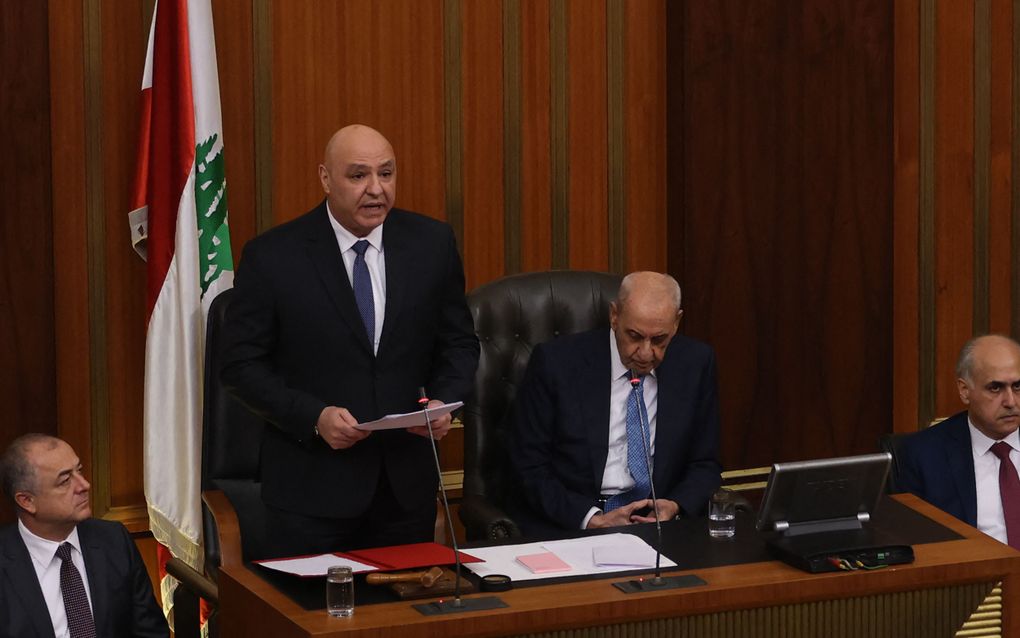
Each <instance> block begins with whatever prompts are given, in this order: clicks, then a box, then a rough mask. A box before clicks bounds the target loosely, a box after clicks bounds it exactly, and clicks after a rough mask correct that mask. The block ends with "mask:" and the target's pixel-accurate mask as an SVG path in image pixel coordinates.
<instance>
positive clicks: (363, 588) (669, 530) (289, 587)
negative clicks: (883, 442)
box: [248, 498, 962, 610]
mask: <svg viewBox="0 0 1020 638" xmlns="http://www.w3.org/2000/svg"><path fill="white" fill-rule="evenodd" d="M754 523H755V521H754V517H753V515H752V514H751V513H749V512H743V511H740V512H737V532H736V534H735V535H734V537H733V538H730V539H714V538H712V537H711V536H709V534H708V518H704V517H703V518H689V519H681V520H678V521H668V522H665V523H663V524H662V545H663V546H662V553H663V554H664V555H665V556H668V557H669V558H671V559H672V560H673V561H674V562H676V564H677V567H675V568H673V567H670V568H668V569H669V570H670V571H675V570H684V571H691V570H696V569H704V568H708V567H725V566H727V565H743V564H746V563H757V562H762V561H769V560H773V558H772V557H771V555H769V553H768V550H767V549H766V547H765V541H766V540H768V539H769V538H771V536H772V535H771V534H770V533H761V532H758V531H756V530H755V529H754ZM870 527H871V528H872V529H873V530H874V532H875V535H876V537H877V538H880V539H882V541H883V542H884V543H887V544H894V543H896V544H903V545H923V544H925V543H939V542H942V541H950V540H957V539H960V538H962V536H960V535H959V534H957V533H956V532H954V531H952V530H951V529H949V528H947V527H943V526H942V525H940V524H939V523H936V522H935V521H933V520H932V519H930V518H928V517H927V516H925V515H923V514H920V513H919V512H917V511H915V510H913V509H911V508H909V507H907V506H905V505H903V504H901V503H899V502H898V501H894V500H892V499H888V498H886V499H883V500H882V502H881V503H880V504H879V507H878V511H877V512H876V513H875V516H874V519H873V522H872V523H871V525H870ZM617 532H625V533H628V534H634V535H635V536H638V537H640V538H642V539H644V540H645V541H646V542H647V543H648V544H649V545H651V546H652V547H655V544H656V533H655V525H652V524H644V525H630V526H627V527H617V528H610V529H605V530H592V531H588V532H581V533H580V534H566V535H564V536H563V538H575V537H577V536H579V535H599V534H612V533H617ZM535 540H539V539H517V540H515V543H526V542H533V541H535ZM545 540H549V539H545ZM492 544H493V543H474V544H471V545H470V547H483V546H485V545H492ZM470 547H468V546H465V547H463V548H462V549H464V550H465V551H467V550H469V549H470ZM248 569H250V570H252V571H253V572H254V573H255V574H257V575H258V576H259V577H261V578H263V579H264V580H266V581H268V582H269V583H271V584H272V585H273V586H274V587H276V588H277V589H279V590H280V591H282V592H283V593H284V594H286V595H287V596H288V597H290V598H291V599H292V600H294V602H296V603H297V604H298V605H300V606H301V607H303V608H304V609H308V610H312V609H325V607H326V580H325V577H324V576H320V577H318V578H301V577H298V576H292V575H289V574H283V573H280V572H276V571H273V570H270V569H266V568H264V567H259V566H253V565H250V564H249V565H248ZM653 572H654V570H652V569H640V570H629V571H621V572H613V573H601V574H596V575H591V576H565V577H558V578H543V579H537V580H530V581H525V582H522V583H515V585H514V586H515V587H534V586H538V585H546V584H549V583H569V582H576V581H583V580H594V579H602V578H613V577H619V576H623V575H627V576H636V575H640V574H650V573H653ZM462 573H463V575H464V576H465V577H467V578H470V579H472V580H473V582H474V583H475V584H476V588H477V584H478V578H477V577H476V576H475V575H474V574H472V573H471V572H470V571H468V570H467V568H464V569H463V572H462ZM396 600H399V599H398V598H397V596H396V595H395V594H393V593H392V592H391V591H390V590H389V588H388V587H385V586H374V585H368V584H366V583H365V579H364V574H360V575H357V576H355V582H354V601H355V605H368V604H373V603H382V602H394V601H396Z"/></svg>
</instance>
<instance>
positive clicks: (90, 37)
mask: <svg viewBox="0 0 1020 638" xmlns="http://www.w3.org/2000/svg"><path fill="white" fill-rule="evenodd" d="M83 17H84V24H83V28H84V38H83V40H84V44H85V51H84V58H85V123H86V127H85V166H86V169H85V184H86V188H85V192H86V204H85V205H86V209H85V216H86V219H87V220H88V221H87V228H88V237H87V243H88V249H87V253H88V269H89V296H88V315H89V342H90V344H91V347H90V351H91V358H90V362H89V363H90V368H89V373H90V375H91V379H92V387H91V401H92V402H91V414H90V417H91V422H92V426H91V434H92V507H93V515H94V516H96V517H98V518H101V517H103V516H105V515H106V514H107V512H108V511H109V510H110V504H111V501H110V491H111V490H110V400H109V370H108V365H107V344H106V201H105V197H104V194H103V193H104V185H103V140H102V135H101V131H102V130H103V127H102V119H103V55H102V33H103V32H102V12H101V3H100V0H85V7H84V12H83ZM125 240H126V238H125Z"/></svg>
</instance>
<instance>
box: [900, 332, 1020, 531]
mask: <svg viewBox="0 0 1020 638" xmlns="http://www.w3.org/2000/svg"><path fill="white" fill-rule="evenodd" d="M956 376H957V379H956V386H957V390H958V391H959V393H960V400H961V401H963V404H964V405H966V406H967V410H966V411H965V412H960V413H959V414H957V415H955V416H952V417H950V418H948V419H946V420H945V421H942V422H940V423H936V424H935V425H933V426H931V427H929V428H926V429H924V430H921V431H920V432H917V433H916V434H912V435H910V436H908V437H906V438H904V439H903V440H902V441H900V443H899V445H898V446H897V453H896V463H897V472H898V476H897V480H898V484H899V486H900V488H902V489H903V490H904V491H907V492H912V493H913V494H916V495H917V496H919V497H921V498H923V499H924V500H926V501H928V502H929V503H931V504H932V505H934V506H935V507H938V508H939V509H941V510H943V511H945V512H947V513H949V514H952V515H953V516H955V517H956V518H958V519H960V520H962V521H964V522H965V523H967V524H969V525H972V526H974V527H977V528H978V529H979V530H981V531H982V532H984V533H986V534H988V535H989V536H992V537H994V538H996V539H998V540H999V541H1001V542H1003V543H1008V544H1009V545H1011V546H1013V547H1015V548H1017V549H1020V480H1018V479H1017V476H1018V474H1017V467H1018V463H1020V433H1018V431H1017V428H1020V345H1018V344H1017V342H1016V341H1014V340H1012V339H1010V338H1009V337H1003V336H998V335H988V336H983V337H977V338H975V339H972V340H970V341H969V342H968V343H967V344H966V345H965V346H964V347H963V350H961V352H960V358H959V360H958V362H957V364H956ZM1002 481H1005V485H1006V486H1007V487H1006V489H1005V490H1002V489H1000V485H1003V483H1002ZM1009 485H1015V486H1016V489H1014V488H1012V487H1009ZM1011 520H1016V521H1017V522H1016V523H1015V524H1010V523H1011Z"/></svg>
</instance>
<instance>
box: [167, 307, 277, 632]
mask: <svg viewBox="0 0 1020 638" xmlns="http://www.w3.org/2000/svg"><path fill="white" fill-rule="evenodd" d="M233 294H234V292H233V290H227V291H225V292H223V293H221V294H220V295H218V296H217V297H216V299H214V300H213V302H212V305H211V306H210V309H209V320H208V325H207V327H206V349H205V372H204V374H205V380H204V390H203V392H204V404H203V416H202V423H203V431H202V502H203V503H202V522H203V534H204V539H203V540H204V551H205V574H199V573H197V572H195V570H193V569H191V568H190V567H188V566H187V565H186V564H184V563H183V562H181V561H178V560H176V559H174V560H172V561H170V562H169V563H168V564H167V572H168V573H170V574H171V575H172V576H174V577H175V578H177V579H178V580H180V581H181V582H182V584H183V585H184V587H183V588H181V587H178V591H177V594H176V595H175V602H174V607H175V613H174V616H175V623H174V625H175V630H176V631H175V633H176V635H177V636H179V637H181V636H191V635H196V636H197V635H198V634H197V633H194V632H195V631H197V630H196V629H195V628H197V617H194V618H193V617H192V615H193V613H194V614H197V596H201V597H203V598H205V599H206V600H207V601H209V602H210V603H212V604H213V606H214V608H215V605H216V603H217V602H218V590H217V587H216V580H217V576H218V571H219V568H220V567H221V566H223V565H240V564H243V563H244V562H246V561H251V560H257V559H259V558H266V557H267V555H266V550H265V548H266V547H267V544H266V538H265V505H264V504H263V502H262V496H261V488H262V484H261V479H260V475H259V448H260V447H261V445H262V430H263V422H262V420H261V419H259V418H258V417H256V416H255V415H254V414H252V413H251V412H250V411H248V409H247V408H245V407H244V406H243V405H241V404H240V403H239V402H238V401H237V400H236V399H234V397H233V396H231V395H230V394H229V393H228V392H227V391H226V388H224V387H223V385H222V384H221V383H220V378H219V369H220V362H221V361H222V348H223V339H222V331H223V324H224V318H225V315H226V310H227V307H228V306H229V304H230V300H231V299H232V298H233ZM178 610H179V611H180V612H182V613H178ZM209 629H210V634H211V635H216V634H217V631H216V617H215V612H214V615H213V617H212V619H211V621H210V628H209Z"/></svg>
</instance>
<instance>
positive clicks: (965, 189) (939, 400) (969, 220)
mask: <svg viewBox="0 0 1020 638" xmlns="http://www.w3.org/2000/svg"><path fill="white" fill-rule="evenodd" d="M935 6H936V8H937V10H936V15H935V29H936V43H937V47H936V55H935V92H936V93H935V131H936V135H937V137H936V143H935V202H936V207H935V290H936V297H935V316H936V317H937V318H938V320H937V321H936V323H935V344H936V348H935V416H947V415H950V414H953V413H955V412H957V411H959V409H960V400H959V397H958V396H957V393H956V381H955V375H954V374H953V368H954V367H955V365H956V356H957V352H958V351H959V349H960V346H962V345H963V343H964V342H965V341H966V340H967V339H969V338H970V337H971V335H972V332H973V324H972V319H973V311H972V308H973V302H974V299H973V290H974V279H973V277H974V257H973V255H974V234H973V228H974V217H973V213H972V211H973V210H974V182H973V175H974V84H973V82H974V6H973V4H972V3H971V2H937V3H936V5H935ZM963 175H967V176H971V177H970V178H969V179H960V178H959V177H960V176H963Z"/></svg>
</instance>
